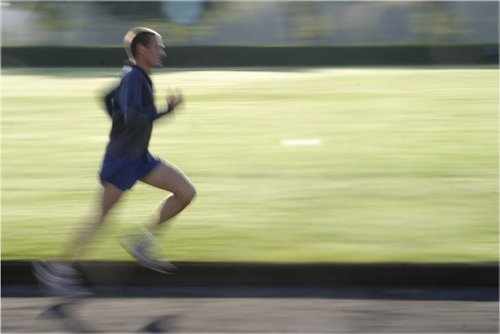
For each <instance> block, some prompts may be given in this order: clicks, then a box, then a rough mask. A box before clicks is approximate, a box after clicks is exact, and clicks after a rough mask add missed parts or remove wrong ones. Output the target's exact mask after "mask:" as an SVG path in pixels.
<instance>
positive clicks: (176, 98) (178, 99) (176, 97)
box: [167, 89, 184, 110]
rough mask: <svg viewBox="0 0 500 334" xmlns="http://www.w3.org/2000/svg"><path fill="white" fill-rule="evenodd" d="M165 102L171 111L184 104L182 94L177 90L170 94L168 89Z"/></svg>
mask: <svg viewBox="0 0 500 334" xmlns="http://www.w3.org/2000/svg"><path fill="white" fill-rule="evenodd" d="M167 102H168V109H169V110H173V109H174V108H175V107H177V106H178V105H180V104H182V103H184V97H183V96H182V92H181V91H180V90H179V89H177V90H176V91H175V93H174V92H172V90H170V89H169V90H168V97H167Z"/></svg>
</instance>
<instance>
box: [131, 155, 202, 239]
mask: <svg viewBox="0 0 500 334" xmlns="http://www.w3.org/2000/svg"><path fill="white" fill-rule="evenodd" d="M141 181H142V182H144V183H146V184H149V185H151V186H153V187H156V188H159V189H163V190H166V191H169V192H171V193H172V194H171V195H169V196H168V197H167V198H166V199H165V200H164V202H163V205H162V208H161V210H160V213H159V215H158V216H157V218H156V219H155V220H154V221H153V223H152V225H151V226H150V230H151V232H153V233H155V232H157V231H158V229H159V227H160V226H161V225H163V224H165V223H167V222H168V221H169V220H170V219H172V218H174V217H175V216H177V215H178V214H179V213H180V212H182V210H184V208H186V207H187V206H188V205H189V203H191V201H192V200H193V199H194V198H195V196H196V189H195V188H194V186H193V184H192V183H191V181H189V179H188V178H187V177H186V176H185V175H184V174H183V173H182V172H181V171H180V170H179V169H177V168H176V167H175V166H174V165H172V164H170V163H167V162H165V163H161V164H159V165H158V166H156V167H155V168H154V169H153V170H152V171H151V172H150V173H149V174H148V175H146V176H145V177H144V178H143V179H142V180H141Z"/></svg>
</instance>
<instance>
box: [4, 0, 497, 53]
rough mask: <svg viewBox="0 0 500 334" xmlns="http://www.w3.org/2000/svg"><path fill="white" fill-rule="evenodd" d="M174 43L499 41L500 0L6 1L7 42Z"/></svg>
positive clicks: (267, 43) (102, 44)
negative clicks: (126, 37) (131, 37)
mask: <svg viewBox="0 0 500 334" xmlns="http://www.w3.org/2000/svg"><path fill="white" fill-rule="evenodd" d="M137 25H144V26H154V27H155V28H156V29H157V30H158V31H162V32H165V36H164V37H165V38H166V40H167V42H168V45H177V46H182V45H184V46H185V45H393V44H406V45H408V44H437V45H442V44H467V43H476V44H477V43H485V42H488V43H496V42H497V41H498V29H497V28H498V3H497V2H495V1H490V2H487V1H436V2H433V1H361V2H360V1H319V2H315V1H311V2H299V1H255V2H254V1H199V0H198V1H178V2H176V1H163V2H162V1H157V2H151V1H147V2H133V1H130V2H129V1H127V2H119V1H118V2H114V1H113V2H106V1H95V2H90V1H87V2H72V1H66V2H51V1H34V2H30V1H22V2H21V1H19V2H16V1H5V0H3V1H2V43H3V45H6V46H19V45H100V46H104V45H117V44H120V41H121V39H122V37H123V34H124V31H127V30H128V29H129V28H130V27H132V26H137Z"/></svg>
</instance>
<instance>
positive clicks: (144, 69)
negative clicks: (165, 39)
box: [135, 61, 151, 75]
mask: <svg viewBox="0 0 500 334" xmlns="http://www.w3.org/2000/svg"><path fill="white" fill-rule="evenodd" d="M135 64H136V65H137V66H139V67H140V68H141V70H143V71H144V73H146V74H147V75H150V74H151V67H149V66H147V65H146V64H145V63H144V62H141V61H136V62H135Z"/></svg>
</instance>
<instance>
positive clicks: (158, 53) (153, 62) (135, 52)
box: [123, 27, 165, 68]
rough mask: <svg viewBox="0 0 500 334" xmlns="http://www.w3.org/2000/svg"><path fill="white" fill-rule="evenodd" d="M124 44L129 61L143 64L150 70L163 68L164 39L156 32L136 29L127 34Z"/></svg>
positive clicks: (141, 28) (142, 28)
mask: <svg viewBox="0 0 500 334" xmlns="http://www.w3.org/2000/svg"><path fill="white" fill-rule="evenodd" d="M123 42H124V44H125V49H126V50H127V54H128V56H129V59H130V60H132V61H134V62H135V63H142V64H143V65H145V66H147V67H148V68H152V67H161V66H162V60H163V58H164V57H165V51H164V49H163V48H164V47H165V46H164V44H163V40H162V37H161V35H160V34H159V33H157V32H156V31H154V30H152V29H149V28H144V27H136V28H134V29H132V30H130V31H128V32H127V34H126V35H125V37H124V39H123Z"/></svg>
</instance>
